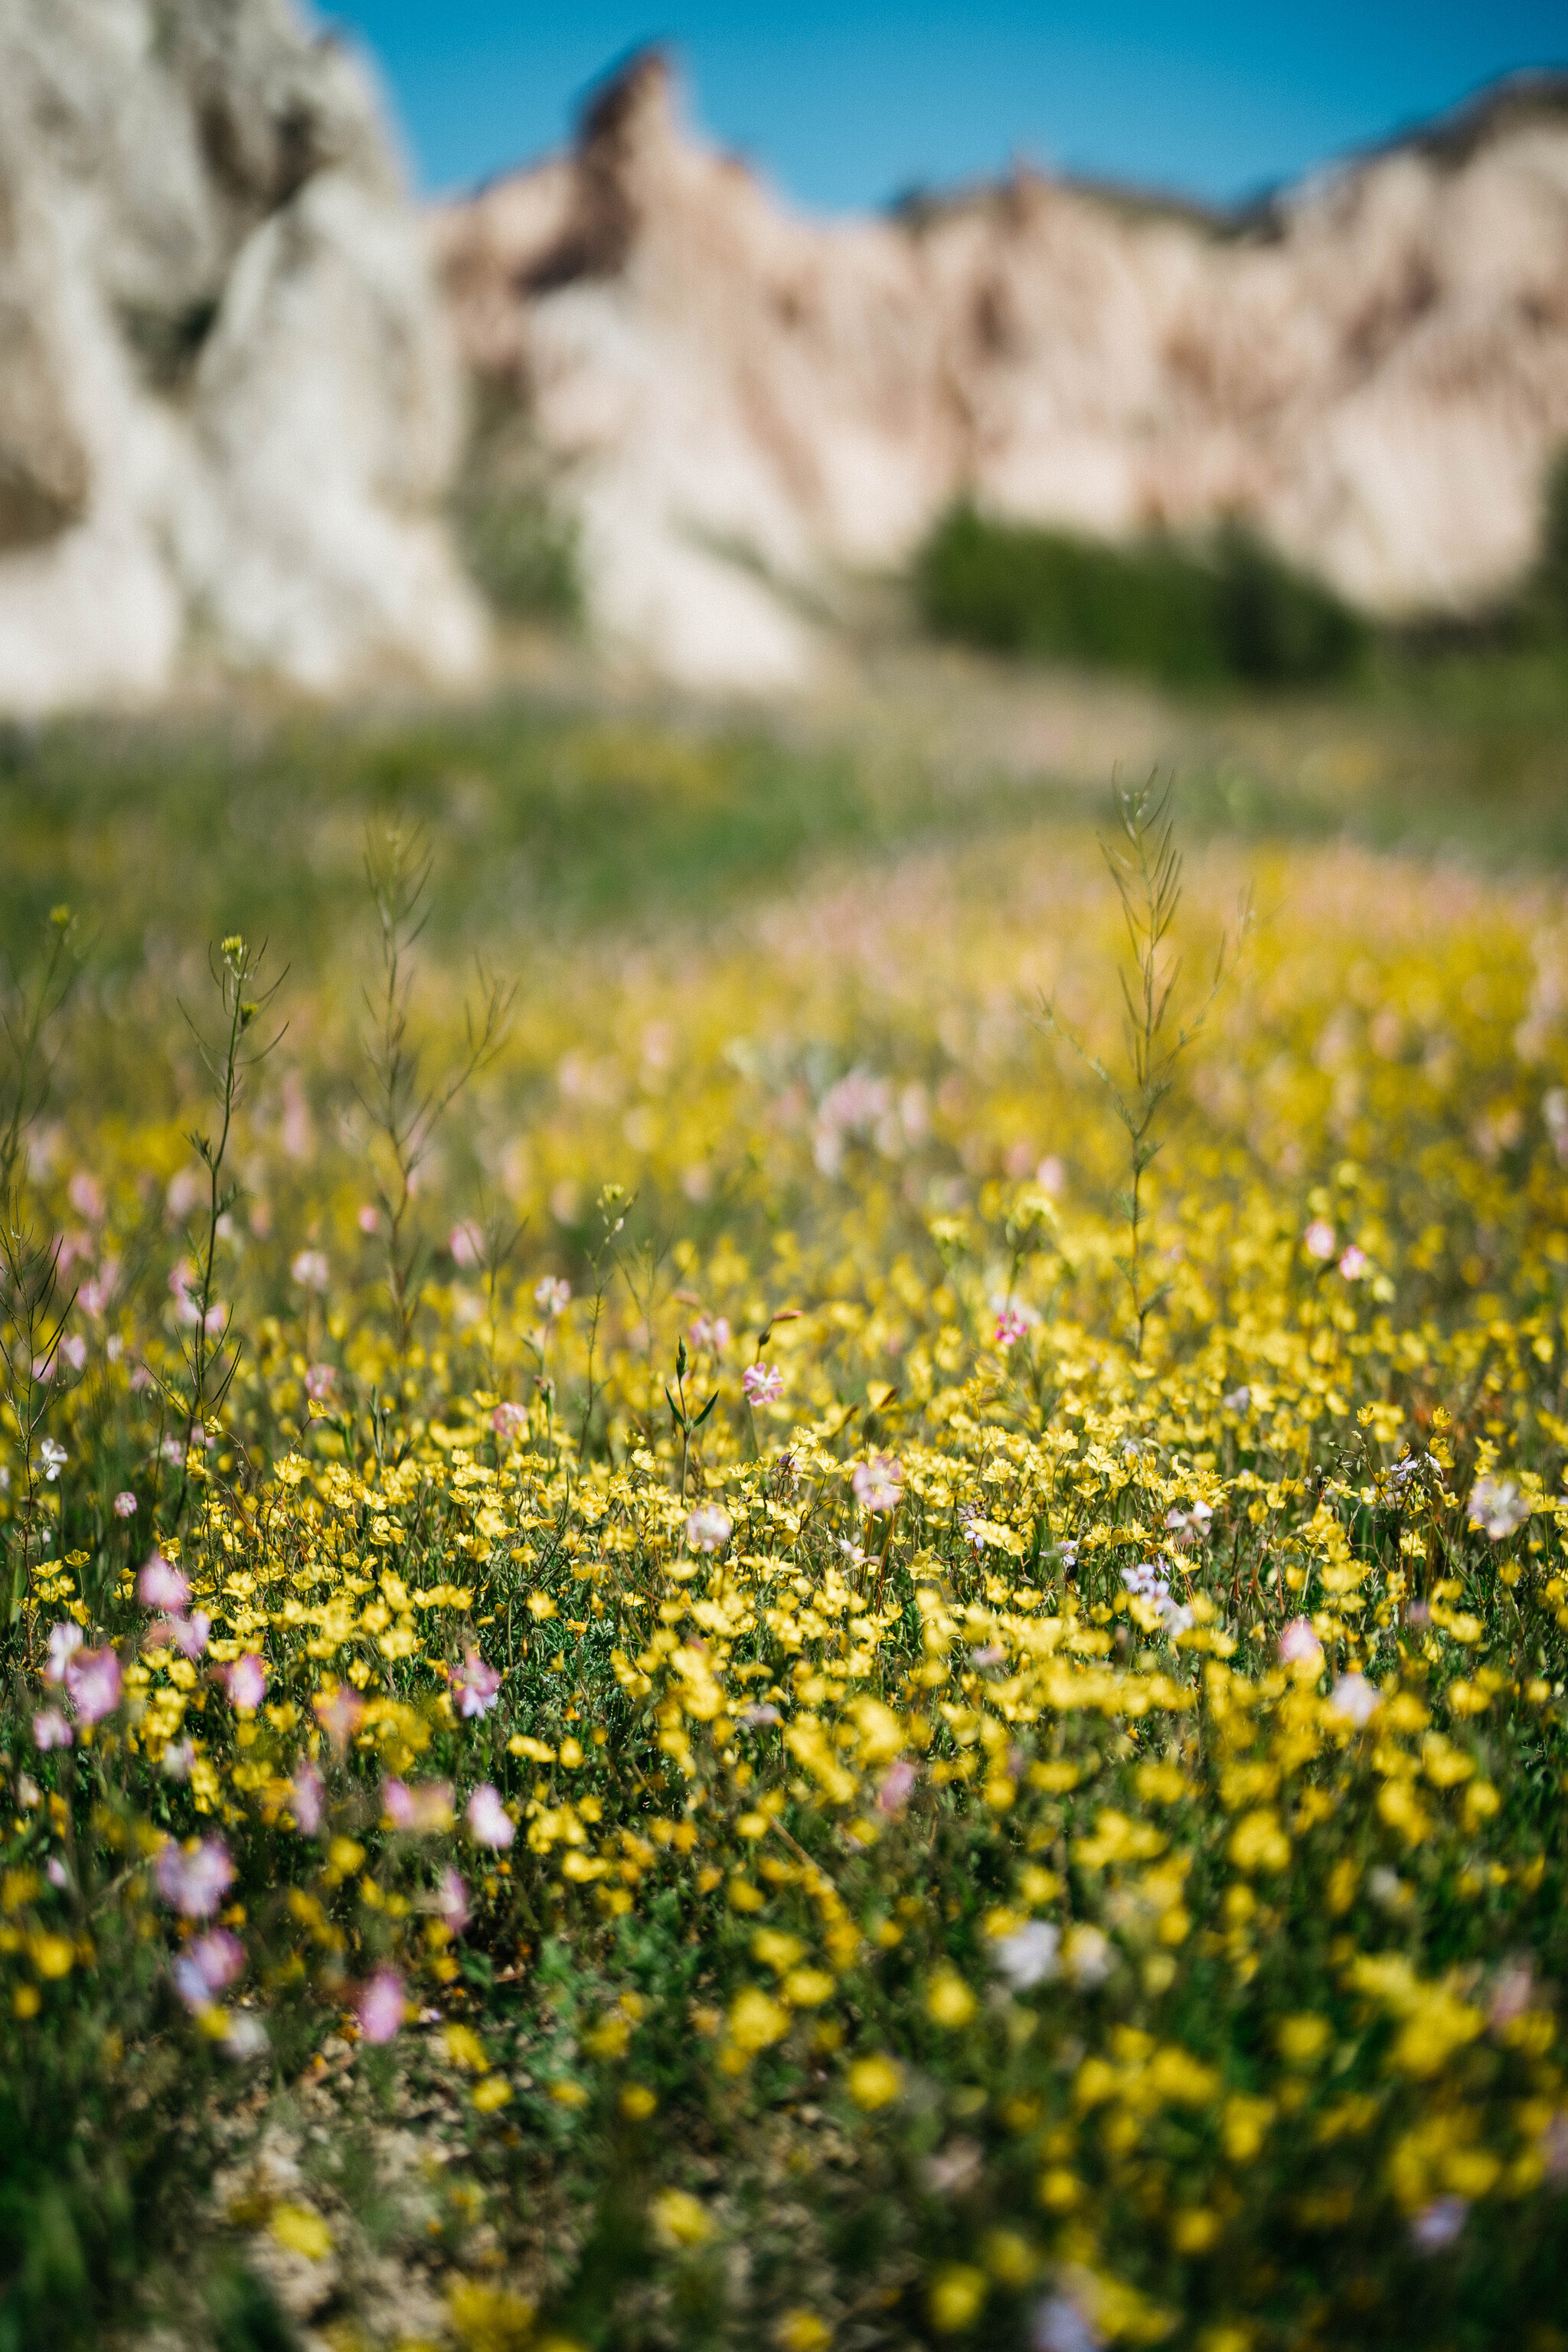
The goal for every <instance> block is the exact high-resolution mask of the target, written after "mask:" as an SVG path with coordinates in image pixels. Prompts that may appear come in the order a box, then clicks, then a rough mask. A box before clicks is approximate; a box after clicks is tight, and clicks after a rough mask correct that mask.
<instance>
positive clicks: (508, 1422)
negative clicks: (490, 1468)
mask: <svg viewBox="0 0 1568 2352" xmlns="http://www.w3.org/2000/svg"><path fill="white" fill-rule="evenodd" d="M490 1427H491V1429H492V1430H493V1431H494V1432H495V1433H496V1435H497V1436H498V1437H499V1438H500V1439H501V1440H502V1442H503V1443H504V1444H510V1443H511V1442H512V1440H513V1439H514V1438H518V1437H521V1436H522V1435H523V1433H525V1431H526V1430H527V1428H528V1415H527V1413H526V1412H524V1410H523V1408H522V1406H521V1405H520V1404H498V1405H497V1407H496V1409H495V1411H494V1412H492V1413H491V1415H490Z"/></svg>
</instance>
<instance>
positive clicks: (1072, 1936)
mask: <svg viewBox="0 0 1568 2352" xmlns="http://www.w3.org/2000/svg"><path fill="white" fill-rule="evenodd" d="M1062 1958H1063V1959H1064V1960H1065V1961H1066V1962H1067V1971H1068V1976H1069V1977H1071V1979H1072V1980H1073V1982H1074V1984H1075V1985H1077V1986H1079V1989H1080V1990H1082V1991H1084V1992H1092V1991H1093V1990H1094V1988H1095V1986H1096V1985H1102V1984H1103V1983H1104V1982H1105V1979H1106V1978H1107V1977H1108V1976H1109V1975H1110V1971H1111V1969H1112V1968H1114V1966H1115V1964H1116V1955H1115V1954H1114V1952H1112V1950H1111V1948H1110V1937H1107V1936H1102V1935H1101V1934H1100V1929H1099V1928H1098V1927H1069V1928H1068V1937H1067V1942H1066V1943H1065V1945H1064V1946H1063V1947H1062Z"/></svg>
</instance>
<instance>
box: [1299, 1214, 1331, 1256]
mask: <svg viewBox="0 0 1568 2352" xmlns="http://www.w3.org/2000/svg"><path fill="white" fill-rule="evenodd" d="M1301 1246H1302V1248H1303V1249H1304V1250H1305V1251H1306V1253H1307V1255H1308V1256H1309V1257H1315V1258H1320V1259H1328V1258H1331V1257H1332V1255H1333V1254H1334V1252H1335V1250H1336V1249H1337V1248H1338V1247H1339V1244H1338V1242H1337V1241H1336V1240H1335V1238H1334V1229H1333V1227H1332V1225H1331V1224H1329V1223H1326V1222H1325V1220H1324V1219H1323V1218H1321V1217H1315V1218H1314V1219H1313V1220H1312V1223H1310V1225H1309V1226H1308V1228H1307V1230H1306V1232H1305V1233H1304V1234H1302V1236H1301Z"/></svg>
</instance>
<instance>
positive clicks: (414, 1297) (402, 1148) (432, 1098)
mask: <svg viewBox="0 0 1568 2352" xmlns="http://www.w3.org/2000/svg"><path fill="white" fill-rule="evenodd" d="M430 866H431V851H430V849H429V847H428V845H426V841H425V838H424V836H423V835H421V834H420V833H418V832H416V831H413V832H405V830H404V829H403V828H402V827H401V826H399V825H393V826H391V827H389V828H388V830H387V831H386V832H385V833H384V834H377V833H376V832H374V830H373V831H372V832H371V833H370V834H369V835H367V838H366V843H365V859H364V871H365V881H366V883H367V885H368V886H369V889H370V896H371V903H372V905H373V907H374V909H375V919H376V926H377V930H378V933H379V938H380V947H381V979H380V983H379V985H378V987H377V988H375V989H374V990H371V989H367V990H366V991H365V1005H366V1009H367V1010H368V1012H369V1013H370V1016H371V1020H372V1024H373V1027H372V1032H371V1035H370V1038H369V1040H368V1042H367V1045H366V1049H365V1050H366V1059H367V1060H368V1062H369V1064H370V1083H369V1086H368V1087H367V1088H366V1089H364V1090H363V1092H362V1093H361V1095H360V1097H359V1099H360V1105H361V1108H362V1109H363V1111H364V1113H365V1115H366V1117H367V1118H368V1119H369V1120H370V1123H371V1127H372V1129H373V1130H374V1136H375V1139H376V1145H377V1147H378V1155H377V1156H378V1160H379V1165H378V1166H377V1167H376V1171H375V1184H376V1199H377V1203H378V1205H379V1207H380V1210H381V1217H382V1228H383V1235H384V1243H385V1258H386V1286H387V1292H388V1296H389V1298H390V1301H391V1307H392V1322H393V1330H394V1334H395V1340H396V1348H397V1360H398V1362H399V1364H400V1365H401V1364H403V1363H405V1361H406V1360H407V1356H408V1349H409V1344H410V1341H411V1339H412V1338H413V1332H414V1318H415V1316H416V1314H417V1312H418V1307H419V1284H418V1280H417V1276H418V1269H419V1262H420V1258H421V1255H422V1254H423V1244H422V1241H421V1237H420V1234H419V1231H418V1227H417V1223H416V1219H415V1216H414V1213H413V1212H414V1198H415V1192H416V1185H417V1180H418V1174H419V1170H420V1167H421V1165H422V1163H423V1162H424V1160H426V1157H427V1156H428V1154H429V1151H430V1147H431V1145H432V1144H433V1143H434V1141H435V1139H436V1132H437V1129H438V1128H439V1127H440V1124H441V1122H442V1120H443V1119H444V1118H446V1116H447V1112H448V1111H449V1110H450V1109H451V1108H452V1105H453V1104H454V1103H455V1102H456V1101H457V1099H458V1096H459V1095H460V1094H462V1093H463V1091H464V1090H465V1088H466V1087H468V1086H469V1085H470V1084H471V1083H472V1081H473V1080H474V1079H475V1078H476V1077H478V1076H479V1074H480V1072H481V1071H483V1070H485V1069H488V1068H489V1065H490V1064H491V1063H492V1062H493V1061H495V1059H496V1058H497V1056H498V1055H500V1051H501V1049H502V1047H503V1046H504V1045H505V1044H506V1040H507V1036H508V1034H509V1032H510V1027H511V1016H512V1010H513V1007H514V1005H515V1003H516V1001H517V989H516V985H515V983H513V984H512V985H510V986H509V985H507V984H506V983H505V982H502V981H500V980H499V979H497V978H495V977H494V976H493V975H492V974H490V973H489V972H487V971H486V970H485V968H484V966H483V964H480V965H479V967H478V969H479V1003H478V1005H477V1006H475V1005H474V1004H472V1003H470V1004H469V1005H468V1006H467V1007H466V1008H465V1020H466V1026H467V1045H466V1049H465V1052H464V1055H463V1058H462V1060H461V1062H460V1063H459V1064H458V1067H457V1068H456V1069H455V1070H454V1071H453V1072H452V1074H451V1076H449V1077H448V1078H447V1079H446V1081H445V1082H444V1083H443V1084H441V1085H439V1086H437V1087H426V1086H425V1084H424V1083H423V1080H422V1076H421V1068H420V1065H421V1055H420V1051H419V1047H418V1046H417V1045H414V1044H412V1043H411V1042H410V1040H409V1034H408V1007H409V1000H410V997H411V995H412V992H413V986H414V966H413V957H414V950H415V948H416V945H417V944H418V940H419V937H420V934H421V933H422V932H423V930H424V929H425V925H426V921H427V920H428V919H429V909H428V907H427V906H426V888H427V886H428V884H429V880H430Z"/></svg>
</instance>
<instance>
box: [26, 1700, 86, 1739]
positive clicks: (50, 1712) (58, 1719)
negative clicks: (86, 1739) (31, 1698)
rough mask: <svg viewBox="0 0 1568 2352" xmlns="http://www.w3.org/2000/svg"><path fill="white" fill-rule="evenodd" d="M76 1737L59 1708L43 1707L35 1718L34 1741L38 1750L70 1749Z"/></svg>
mask: <svg viewBox="0 0 1568 2352" xmlns="http://www.w3.org/2000/svg"><path fill="white" fill-rule="evenodd" d="M75 1736H76V1735H75V1733H74V1732H73V1731H72V1730H71V1727H70V1725H69V1724H68V1722H67V1721H66V1719H65V1717H64V1716H63V1715H62V1714H61V1713H60V1711H59V1709H58V1706H46V1707H42V1708H40V1709H39V1711H38V1713H37V1715H36V1716H35V1717H33V1740H34V1744H35V1746H37V1747H38V1748H68V1747H69V1746H70V1744H71V1741H72V1739H73V1738H75Z"/></svg>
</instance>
